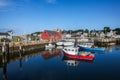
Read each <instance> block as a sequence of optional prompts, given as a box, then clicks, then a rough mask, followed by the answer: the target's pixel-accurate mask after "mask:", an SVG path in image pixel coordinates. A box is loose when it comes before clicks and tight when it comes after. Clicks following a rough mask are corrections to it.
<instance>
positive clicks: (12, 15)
mask: <svg viewBox="0 0 120 80" xmlns="http://www.w3.org/2000/svg"><path fill="white" fill-rule="evenodd" d="M105 26H109V27H110V28H111V29H114V28H118V27H120V0H0V30H1V31H2V30H7V29H13V30H14V33H15V34H16V35H23V34H27V33H32V32H36V31H43V30H45V29H47V30H54V29H57V28H60V29H62V30H63V29H66V30H69V29H71V30H76V29H89V30H91V29H96V30H100V29H103V28H104V27H105Z"/></svg>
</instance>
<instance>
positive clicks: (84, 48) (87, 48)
mask: <svg viewBox="0 0 120 80" xmlns="http://www.w3.org/2000/svg"><path fill="white" fill-rule="evenodd" d="M78 47H79V50H83V51H91V52H95V51H105V48H96V47H94V46H84V45H78Z"/></svg>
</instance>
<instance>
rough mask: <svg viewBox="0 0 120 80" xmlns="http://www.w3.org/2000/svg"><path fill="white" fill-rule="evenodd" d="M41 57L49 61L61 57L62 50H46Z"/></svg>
mask: <svg viewBox="0 0 120 80" xmlns="http://www.w3.org/2000/svg"><path fill="white" fill-rule="evenodd" d="M41 56H42V57H43V58H44V59H45V60H47V59H50V58H52V57H61V56H62V50H61V49H51V50H47V51H44V52H43V53H42V54H41Z"/></svg>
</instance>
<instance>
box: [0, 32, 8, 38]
mask: <svg viewBox="0 0 120 80" xmlns="http://www.w3.org/2000/svg"><path fill="white" fill-rule="evenodd" d="M9 36H10V35H9V34H8V33H2V32H0V39H2V38H8V37H9Z"/></svg>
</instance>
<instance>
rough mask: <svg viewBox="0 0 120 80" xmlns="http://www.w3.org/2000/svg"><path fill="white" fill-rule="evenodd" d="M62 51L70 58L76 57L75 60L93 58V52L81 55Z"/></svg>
mask: <svg viewBox="0 0 120 80" xmlns="http://www.w3.org/2000/svg"><path fill="white" fill-rule="evenodd" d="M64 53H65V54H64V55H65V56H66V57H68V58H70V59H77V60H93V59H94V54H90V55H86V56H83V55H72V54H69V53H66V52H64Z"/></svg>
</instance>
